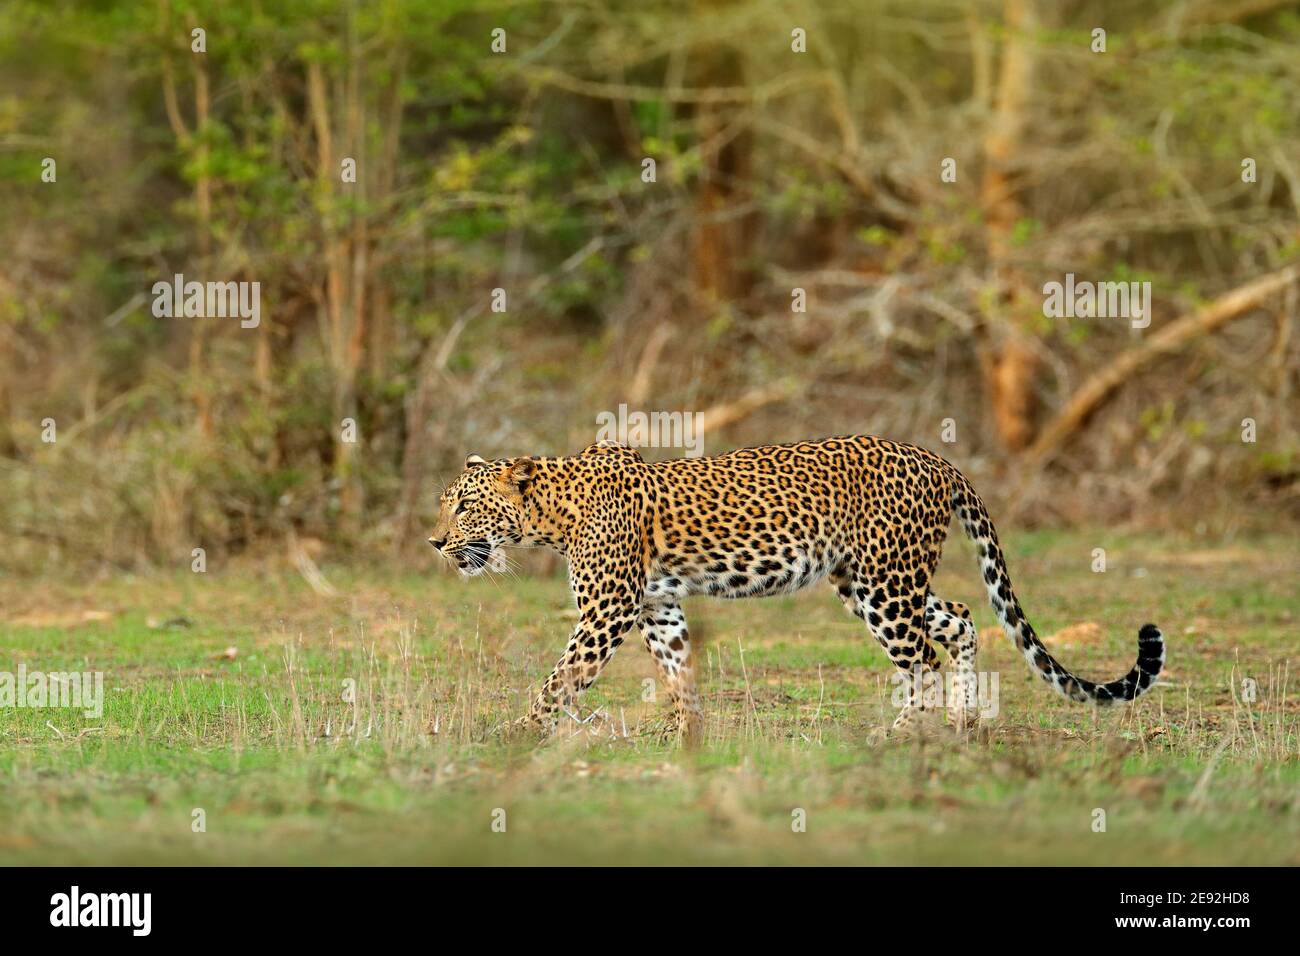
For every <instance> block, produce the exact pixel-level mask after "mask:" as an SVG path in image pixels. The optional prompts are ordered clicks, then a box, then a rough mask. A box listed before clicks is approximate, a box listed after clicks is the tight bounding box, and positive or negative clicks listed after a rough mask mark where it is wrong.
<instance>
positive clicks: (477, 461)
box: [465, 455, 487, 471]
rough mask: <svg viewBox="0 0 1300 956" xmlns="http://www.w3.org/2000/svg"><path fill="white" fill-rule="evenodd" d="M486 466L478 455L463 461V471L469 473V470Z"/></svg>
mask: <svg viewBox="0 0 1300 956" xmlns="http://www.w3.org/2000/svg"><path fill="white" fill-rule="evenodd" d="M486 464H487V462H486V461H484V460H483V459H482V458H480V457H479V456H478V455H470V456H469V457H468V458H466V459H465V470H466V471H469V470H470V469H471V468H476V467H478V466H479V465H486Z"/></svg>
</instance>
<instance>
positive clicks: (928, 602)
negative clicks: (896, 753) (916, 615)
mask: <svg viewBox="0 0 1300 956" xmlns="http://www.w3.org/2000/svg"><path fill="white" fill-rule="evenodd" d="M925 631H926V636H927V637H928V638H929V639H930V640H932V641H935V642H936V643H938V644H940V645H942V647H943V649H944V650H945V651H947V652H948V656H949V657H951V658H952V662H953V677H952V681H951V683H950V685H949V687H948V689H947V690H948V693H947V696H946V698H945V703H946V704H947V707H948V714H949V716H950V717H951V718H952V723H953V726H954V727H956V728H957V729H958V730H965V729H966V728H967V727H970V726H971V725H972V724H974V723H975V720H976V712H977V709H978V705H979V701H978V696H977V691H978V683H977V677H976V674H975V654H976V651H977V637H976V632H975V625H974V623H973V622H972V621H971V617H970V608H968V607H967V606H966V605H965V604H962V603H960V602H958V601H945V600H943V599H942V598H940V597H938V596H936V595H935V594H933V593H927V594H926V598H925Z"/></svg>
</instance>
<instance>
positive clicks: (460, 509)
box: [456, 498, 474, 515]
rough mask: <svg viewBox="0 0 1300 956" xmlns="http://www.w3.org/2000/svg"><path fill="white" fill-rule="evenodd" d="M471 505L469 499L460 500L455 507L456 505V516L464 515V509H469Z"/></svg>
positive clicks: (471, 502)
mask: <svg viewBox="0 0 1300 956" xmlns="http://www.w3.org/2000/svg"><path fill="white" fill-rule="evenodd" d="M473 503H474V502H473V501H471V500H469V499H467V498H462V499H461V500H460V501H459V502H458V503H457V505H456V514H458V515H459V514H464V513H465V509H466V508H468V507H469V506H470V505H472V504H473Z"/></svg>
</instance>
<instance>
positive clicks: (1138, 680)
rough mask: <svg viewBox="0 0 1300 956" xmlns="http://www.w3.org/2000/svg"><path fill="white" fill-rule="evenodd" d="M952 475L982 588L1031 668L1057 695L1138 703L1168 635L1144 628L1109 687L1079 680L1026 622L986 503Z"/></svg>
mask: <svg viewBox="0 0 1300 956" xmlns="http://www.w3.org/2000/svg"><path fill="white" fill-rule="evenodd" d="M952 471H953V490H952V505H953V510H954V511H955V512H956V513H957V517H958V519H959V520H960V521H961V524H962V528H963V529H964V530H965V532H966V536H967V537H969V538H970V539H971V540H972V541H974V542H975V547H976V549H977V550H978V551H979V558H980V571H981V572H982V573H983V575H984V584H985V586H986V587H987V588H988V592H989V601H990V602H991V603H992V605H993V610H994V612H995V613H996V614H997V616H998V618H999V620H1001V621H1002V627H1003V629H1005V630H1006V632H1007V634H1008V635H1010V637H1011V639H1012V640H1013V641H1015V643H1016V647H1018V648H1020V652H1021V653H1022V654H1024V655H1025V660H1026V661H1028V662H1029V669H1030V670H1032V671H1033V672H1034V673H1036V674H1037V675H1038V676H1039V677H1041V678H1042V679H1043V680H1045V681H1046V682H1047V683H1049V684H1051V685H1052V687H1054V688H1055V689H1056V692H1057V693H1058V694H1061V695H1062V696H1063V697H1068V698H1069V699H1070V700H1077V701H1079V702H1080V703H1085V704H1086V703H1092V704H1097V705H1099V706H1105V705H1109V704H1118V703H1122V702H1125V701H1130V700H1134V699H1135V698H1137V697H1140V696H1141V695H1142V694H1144V693H1146V692H1147V691H1148V690H1150V689H1151V685H1152V684H1153V683H1155V679H1156V675H1157V674H1159V673H1160V669H1161V668H1162V667H1163V666H1164V663H1165V639H1164V635H1162V634H1161V633H1160V628H1158V627H1156V626H1155V625H1154V624H1144V625H1142V629H1141V630H1139V631H1138V657H1137V663H1136V664H1134V665H1133V669H1132V670H1130V671H1129V672H1128V673H1127V674H1125V675H1124V676H1123V677H1121V678H1120V679H1119V680H1113V681H1111V682H1110V683H1109V684H1094V683H1093V682H1092V681H1089V680H1084V679H1083V678H1081V677H1075V676H1074V675H1073V674H1071V673H1070V672H1069V671H1068V670H1066V669H1065V668H1064V667H1062V666H1061V664H1060V663H1059V662H1058V661H1057V660H1056V658H1054V657H1052V655H1051V654H1049V653H1048V652H1047V648H1046V647H1044V646H1043V642H1042V641H1040V640H1039V639H1038V635H1037V634H1035V633H1034V629H1033V628H1032V627H1031V626H1030V625H1029V621H1028V620H1026V618H1025V612H1024V611H1022V610H1021V609H1020V602H1019V601H1018V600H1016V594H1015V592H1014V591H1013V590H1011V577H1010V575H1008V574H1007V565H1006V562H1005V561H1004V560H1003V559H1002V549H1001V548H1000V547H999V546H998V533H997V531H995V530H994V528H993V522H992V521H991V520H990V519H989V513H988V511H987V510H986V509H985V508H984V502H983V501H981V500H980V497H979V495H977V494H976V493H975V489H974V488H972V487H971V484H970V482H969V481H968V480H967V479H966V476H965V475H963V474H962V473H961V472H959V471H957V469H956V468H953V469H952Z"/></svg>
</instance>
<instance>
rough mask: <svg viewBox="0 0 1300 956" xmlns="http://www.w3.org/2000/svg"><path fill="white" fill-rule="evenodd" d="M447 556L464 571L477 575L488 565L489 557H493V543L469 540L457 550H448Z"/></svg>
mask: <svg viewBox="0 0 1300 956" xmlns="http://www.w3.org/2000/svg"><path fill="white" fill-rule="evenodd" d="M447 557H449V558H451V560H452V561H453V562H454V563H455V565H456V567H457V568H459V569H460V571H461V572H462V573H464V574H467V575H475V574H478V573H480V572H481V571H482V570H483V569H484V568H486V567H487V564H488V559H489V558H491V557H492V544H491V542H489V541H484V540H478V541H467V542H465V543H464V544H463V545H461V546H460V547H459V548H457V549H456V550H455V551H449V552H447Z"/></svg>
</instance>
